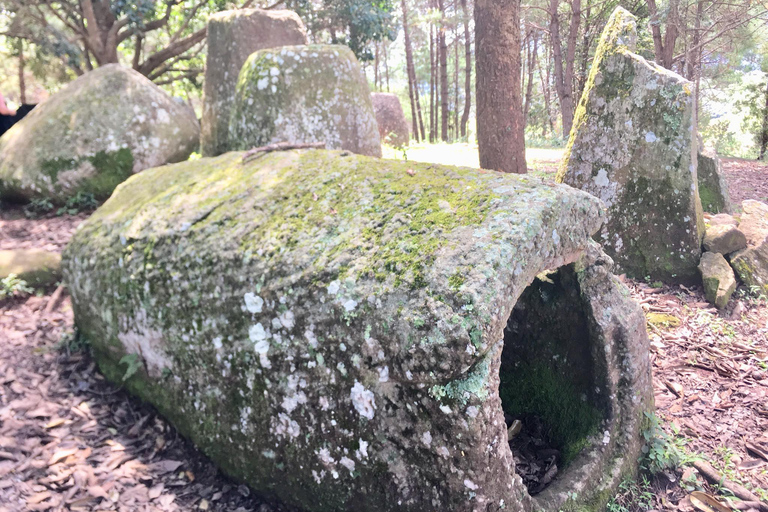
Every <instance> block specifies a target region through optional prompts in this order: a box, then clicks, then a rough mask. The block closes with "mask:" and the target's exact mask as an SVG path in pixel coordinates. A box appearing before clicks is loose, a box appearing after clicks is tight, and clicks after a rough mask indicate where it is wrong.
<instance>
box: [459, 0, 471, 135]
mask: <svg viewBox="0 0 768 512" xmlns="http://www.w3.org/2000/svg"><path fill="white" fill-rule="evenodd" d="M461 8H462V9H463V11H464V70H465V74H464V112H462V114H461V137H462V138H464V137H466V136H467V124H468V123H469V110H470V108H472V41H471V40H470V37H469V11H468V10H467V0H461Z"/></svg>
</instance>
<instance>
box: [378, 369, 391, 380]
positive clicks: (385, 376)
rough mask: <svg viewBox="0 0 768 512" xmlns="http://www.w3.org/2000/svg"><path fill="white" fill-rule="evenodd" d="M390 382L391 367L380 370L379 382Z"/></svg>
mask: <svg viewBox="0 0 768 512" xmlns="http://www.w3.org/2000/svg"><path fill="white" fill-rule="evenodd" d="M388 380H389V366H385V367H384V368H379V382H387V381H388Z"/></svg>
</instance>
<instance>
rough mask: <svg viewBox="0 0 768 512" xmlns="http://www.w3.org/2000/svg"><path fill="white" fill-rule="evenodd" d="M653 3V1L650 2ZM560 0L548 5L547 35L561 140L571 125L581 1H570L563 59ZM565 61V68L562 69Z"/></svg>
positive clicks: (566, 134) (566, 135)
mask: <svg viewBox="0 0 768 512" xmlns="http://www.w3.org/2000/svg"><path fill="white" fill-rule="evenodd" d="M652 1H653V0H652ZM559 5H560V0H551V1H550V4H549V34H550V38H551V41H552V54H553V58H554V75H555V92H556V93H557V97H558V99H559V100H560V111H561V115H562V118H563V138H568V135H569V134H570V133H571V126H572V125H573V114H574V112H575V110H576V102H575V101H574V97H573V85H574V83H573V82H574V63H575V60H576V43H577V42H578V37H579V24H580V22H581V0H571V21H570V25H569V27H568V39H567V41H566V48H565V57H563V48H562V41H561V40H560V17H559V15H558V7H559ZM563 60H565V68H563Z"/></svg>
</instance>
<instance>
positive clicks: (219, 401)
mask: <svg viewBox="0 0 768 512" xmlns="http://www.w3.org/2000/svg"><path fill="white" fill-rule="evenodd" d="M242 158H243V153H240V152H231V153H227V154H224V155H221V156H218V157H215V158H204V159H201V160H197V161H189V162H185V163H182V164H178V165H175V166H172V167H170V168H165V169H156V170H152V171H145V172H144V173H142V174H140V175H138V176H135V177H133V178H131V179H130V180H128V181H127V182H126V183H124V184H122V185H121V186H120V187H119V188H118V189H117V191H116V192H115V194H114V195H113V196H112V197H111V198H110V199H109V201H107V202H106V203H105V204H104V205H103V206H102V207H101V208H100V209H99V210H97V211H96V212H95V213H94V214H93V215H92V216H91V217H90V218H89V219H88V220H87V221H85V222H84V223H83V225H82V226H81V228H80V229H79V230H78V231H77V233H76V234H75V235H74V237H73V239H72V241H71V242H70V244H69V245H68V247H67V249H66V250H65V254H64V262H63V268H64V274H65V277H66V281H67V282H68V283H69V286H70V290H71V293H72V297H73V308H74V312H75V318H76V323H77V326H78V328H79V330H80V333H82V335H83V336H84V337H85V338H87V339H88V340H90V342H91V344H92V350H93V353H94V356H95V357H96V359H97V361H98V363H99V366H100V368H101V370H102V371H103V372H104V373H105V375H106V376H107V377H108V378H110V379H112V380H115V381H122V379H123V377H124V376H125V375H126V369H127V367H128V365H129V364H130V366H131V368H133V369H136V367H137V366H138V367H139V370H138V371H137V372H136V374H135V375H133V376H131V377H130V378H128V379H127V380H126V381H125V386H126V388H127V389H129V390H130V391H131V392H133V393H135V394H137V395H139V396H140V397H142V398H143V399H145V400H147V401H149V402H151V403H153V404H154V405H155V406H156V407H157V408H158V409H159V410H160V411H161V412H162V413H163V414H164V415H165V416H167V417H168V418H169V419H170V420H171V421H172V422H173V423H174V424H175V425H176V426H177V427H178V428H179V430H180V431H181V432H182V433H183V434H184V435H185V436H187V437H188V438H190V439H191V440H193V441H194V442H195V443H196V444H197V445H198V447H199V448H200V449H201V450H202V451H203V452H205V453H207V454H208V455H209V456H210V457H211V458H212V459H213V460H214V461H216V462H217V463H218V464H219V465H220V467H221V469H222V470H223V471H225V472H226V473H228V474H230V475H233V476H234V477H236V478H237V479H239V480H242V481H245V482H247V483H248V484H249V485H251V486H252V487H253V488H254V489H255V490H256V491H257V492H259V493H262V494H265V495H267V496H270V497H272V498H276V499H278V500H282V501H284V502H285V503H288V504H290V505H294V506H297V507H299V508H301V509H302V510H306V511H339V510H348V511H352V510H363V509H364V510H367V511H372V512H377V511H395V510H397V511H423V510H451V511H457V512H463V511H473V510H489V511H500V510H526V511H531V510H533V509H537V510H546V511H556V510H559V509H560V508H568V509H571V508H578V507H579V506H581V505H583V504H585V503H590V505H594V506H595V507H596V508H597V507H600V506H601V505H604V504H605V502H606V500H608V499H609V497H610V496H611V492H612V490H614V489H615V488H616V486H618V485H619V484H620V483H621V481H622V480H623V479H624V478H625V477H626V476H627V475H631V474H632V473H633V472H634V470H635V468H636V465H637V460H638V457H639V455H640V451H641V445H642V436H641V430H642V425H643V424H644V421H645V419H644V412H650V411H651V410H652V407H653V406H652V400H653V398H652V389H651V380H650V377H651V375H650V365H649V358H648V338H647V334H646V331H645V325H644V322H645V320H644V317H643V314H642V311H641V310H640V308H639V307H638V305H637V304H636V303H634V302H632V301H631V299H629V298H628V297H629V292H628V290H627V289H626V288H625V287H624V286H623V285H622V284H620V282H619V281H618V280H617V279H616V278H615V277H614V276H613V275H612V274H611V273H610V268H611V261H610V259H609V258H608V257H607V256H605V255H604V254H602V253H601V251H600V250H599V247H597V245H596V244H595V243H594V242H593V241H591V236H592V234H593V233H594V232H595V231H596V230H597V229H598V227H599V226H600V223H601V222H602V220H603V217H602V215H601V208H600V205H599V202H598V201H597V200H596V199H595V198H594V197H592V196H590V195H588V194H586V193H583V192H581V191H578V190H575V189H573V188H570V187H564V186H559V185H554V186H553V185H547V184H542V183H540V182H539V181H537V180H529V179H527V178H525V177H517V176H511V175H505V174H502V173H495V172H488V171H482V170H476V169H462V168H454V167H447V166H440V165H430V164H422V163H416V162H398V161H391V160H381V159H376V158H369V157H363V156H358V155H354V154H350V153H348V152H342V151H326V150H302V151H295V150H294V151H284V152H273V153H268V154H265V155H263V156H261V157H260V158H258V159H255V160H249V161H247V162H243V161H242ZM545 270H549V272H547V274H546V276H544V274H542V271H545ZM538 275H541V276H543V277H542V278H537V276H538ZM529 285H531V286H533V287H540V288H543V289H544V290H545V291H546V293H548V294H549V296H550V297H552V298H553V302H551V303H546V304H545V303H542V302H541V300H540V297H541V294H540V293H525V290H526V287H528V286H529ZM555 299H556V300H555ZM563 308H566V309H565V311H564V310H563ZM515 309H516V310H517V313H513V310H515ZM561 313H565V314H563V315H562V317H561V316H560V315H561ZM526 315H528V316H526ZM537 316H538V317H542V316H544V317H545V318H547V319H548V322H546V325H541V323H536V324H535V325H532V324H534V322H532V321H533V320H535V318H536V317H537ZM510 320H512V321H510ZM529 320H530V321H529ZM505 327H506V329H505ZM574 333H578V334H577V335H576V336H574ZM618 355H620V357H617V356H618ZM518 365H523V366H520V368H524V369H525V370H526V371H528V373H527V375H529V376H531V378H533V379H537V380H533V381H530V382H528V381H527V382H526V384H527V385H530V386H533V387H534V388H536V389H539V390H542V391H545V390H546V391H547V392H546V393H544V394H542V395H541V396H537V400H533V401H532V400H526V398H527V395H525V393H524V392H523V390H522V388H518V387H517V385H518V384H519V380H516V379H517V377H518V375H519V374H518ZM500 380H501V381H502V382H504V396H500V393H499V389H500V386H499V383H500ZM537 383H539V384H541V385H540V386H537ZM562 404H565V405H567V407H560V406H561V405H562ZM528 413H533V414H536V413H539V415H540V416H542V417H545V418H546V420H547V421H548V422H550V425H551V426H552V428H553V436H552V442H553V443H555V445H556V446H557V447H558V448H560V449H561V453H563V454H566V453H567V454H568V458H567V459H566V462H565V463H562V462H558V465H559V467H560V468H561V470H560V472H559V473H558V475H557V477H556V478H555V479H554V481H553V482H552V483H551V484H550V485H549V487H547V488H546V489H544V491H543V492H541V493H540V494H538V495H536V496H534V497H531V496H530V495H529V493H528V492H527V491H526V489H525V487H524V486H523V483H522V481H521V479H520V477H519V476H517V475H516V474H515V462H514V459H513V454H512V451H511V449H510V447H509V445H508V441H507V439H508V435H507V427H508V425H507V423H506V417H507V416H508V417H509V418H521V419H523V420H524V421H527V420H526V416H525V415H526V414H528ZM564 458H565V455H564Z"/></svg>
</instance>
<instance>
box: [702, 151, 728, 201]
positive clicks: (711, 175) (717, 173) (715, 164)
mask: <svg viewBox="0 0 768 512" xmlns="http://www.w3.org/2000/svg"><path fill="white" fill-rule="evenodd" d="M697 157H698V166H697V170H696V173H697V176H698V183H699V198H700V199H701V207H702V208H703V209H704V211H705V212H710V213H731V210H732V208H731V196H730V194H729V193H728V184H727V183H726V181H725V176H724V175H723V168H722V165H721V163H720V158H719V157H718V156H717V154H715V153H712V152H709V151H704V150H701V151H699V152H698V155H697Z"/></svg>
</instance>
